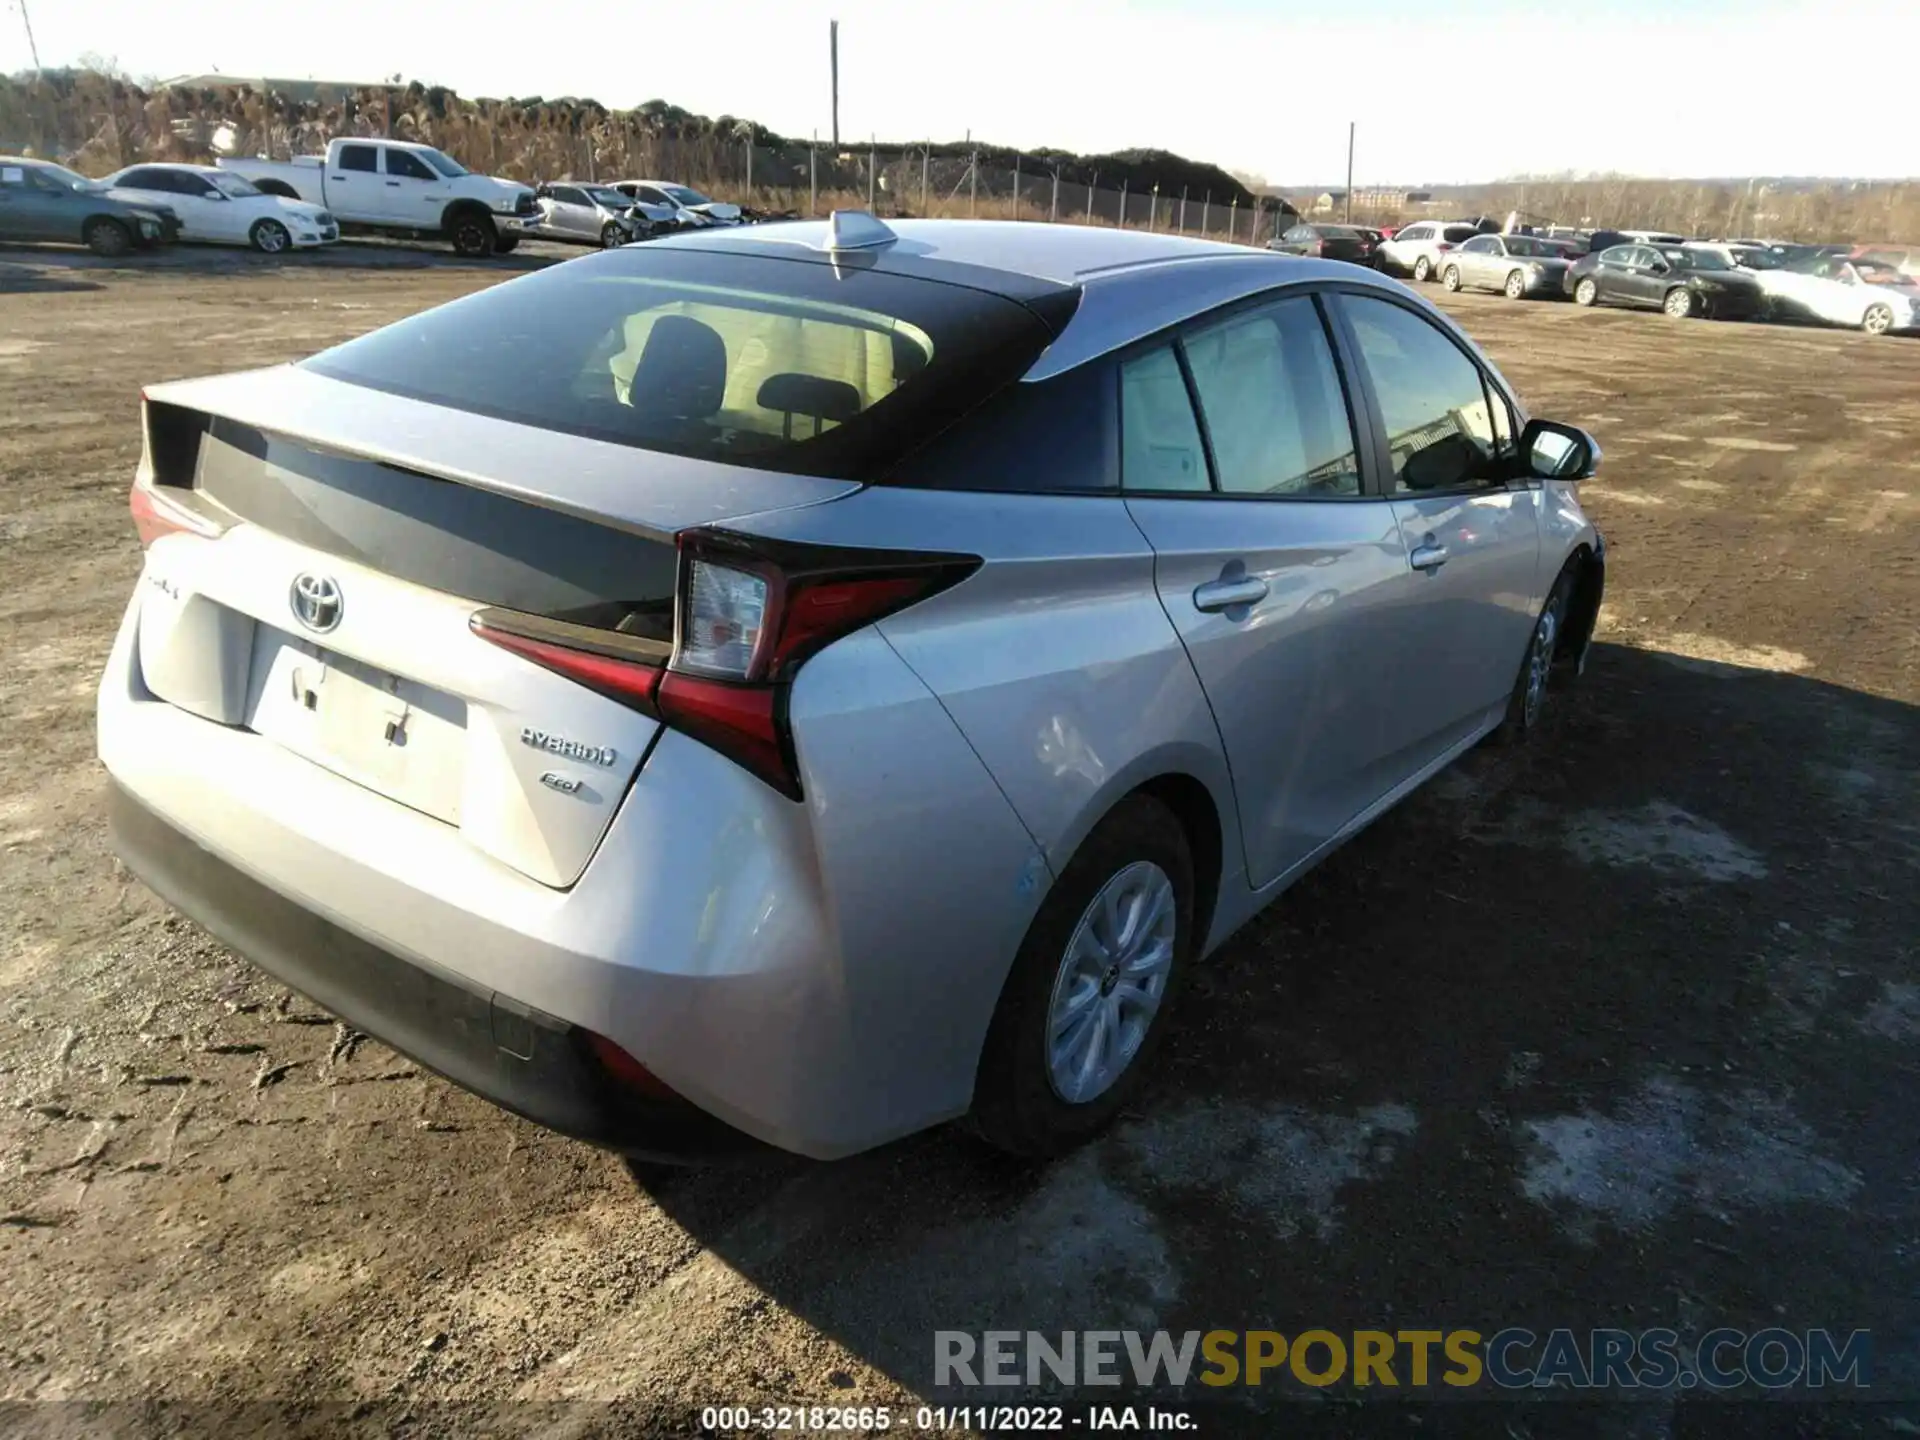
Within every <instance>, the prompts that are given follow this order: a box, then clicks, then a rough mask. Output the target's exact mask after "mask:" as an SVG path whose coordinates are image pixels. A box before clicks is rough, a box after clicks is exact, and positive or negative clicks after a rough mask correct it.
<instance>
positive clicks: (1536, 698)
mask: <svg viewBox="0 0 1920 1440" xmlns="http://www.w3.org/2000/svg"><path fill="white" fill-rule="evenodd" d="M1575 563H1576V562H1575V561H1573V560H1569V561H1568V562H1567V563H1566V565H1565V566H1564V567H1562V569H1561V571H1560V574H1559V577H1558V578H1557V579H1556V580H1555V581H1554V582H1553V589H1551V590H1549V591H1548V592H1547V600H1546V603H1545V604H1544V605H1542V606H1541V607H1540V614H1539V615H1538V616H1537V617H1536V618H1535V619H1534V622H1533V629H1532V630H1531V631H1530V632H1529V633H1528V636H1527V651H1526V654H1524V655H1522V656H1521V657H1520V673H1519V674H1518V675H1517V676H1515V677H1514V681H1513V689H1512V691H1511V692H1510V693H1509V694H1508V696H1507V713H1506V716H1505V717H1504V718H1503V719H1502V720H1501V721H1500V724H1499V727H1498V728H1497V729H1495V731H1494V732H1493V736H1494V739H1495V740H1497V741H1498V742H1499V743H1501V744H1504V745H1518V744H1524V743H1525V742H1526V741H1528V740H1530V739H1531V738H1532V737H1533V735H1534V732H1535V731H1537V730H1538V729H1539V728H1540V717H1541V715H1542V714H1543V713H1544V710H1545V706H1546V703H1547V689H1548V684H1549V681H1550V680H1551V678H1552V674H1553V664H1554V658H1555V656H1556V654H1557V653H1558V651H1559V648H1560V639H1561V634H1562V632H1563V630H1564V629H1565V627H1566V620H1567V608H1568V606H1569V605H1570V604H1571V603H1572V600H1573V583H1574V565H1575Z"/></svg>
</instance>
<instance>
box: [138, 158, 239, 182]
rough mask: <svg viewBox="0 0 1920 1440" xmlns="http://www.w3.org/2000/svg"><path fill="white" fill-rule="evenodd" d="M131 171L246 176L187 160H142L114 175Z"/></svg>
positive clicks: (232, 176)
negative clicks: (173, 171)
mask: <svg viewBox="0 0 1920 1440" xmlns="http://www.w3.org/2000/svg"><path fill="white" fill-rule="evenodd" d="M129 170H186V171H188V172H190V173H192V174H194V175H227V176H230V177H231V178H233V179H236V180H244V179H245V178H246V177H245V176H244V175H234V174H233V172H232V171H231V170H222V169H220V168H218V167H217V166H213V165H192V164H189V163H188V162H187V161H185V160H141V161H138V162H136V163H135V164H132V165H122V166H121V167H120V168H119V169H118V170H116V171H114V172H113V173H114V174H116V175H124V174H126V173H127V171H129Z"/></svg>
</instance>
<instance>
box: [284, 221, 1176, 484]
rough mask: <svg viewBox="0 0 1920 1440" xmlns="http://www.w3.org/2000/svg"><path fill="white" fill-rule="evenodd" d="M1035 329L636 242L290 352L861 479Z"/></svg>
mask: <svg viewBox="0 0 1920 1440" xmlns="http://www.w3.org/2000/svg"><path fill="white" fill-rule="evenodd" d="M1061 293H1062V295H1063V296H1065V297H1068V298H1069V299H1071V298H1072V297H1073V293H1074V292H1072V291H1071V290H1068V289H1066V288H1065V287H1062V291H1061ZM1051 339H1052V331H1050V330H1049V328H1048V327H1047V326H1046V325H1044V324H1042V323H1041V321H1040V320H1039V319H1038V318H1037V317H1036V315H1035V314H1034V313H1033V311H1031V310H1029V309H1028V308H1026V307H1025V306H1022V305H1020V304H1017V303H1016V302H1014V301H1012V300H1009V299H1006V298H1004V297H1002V296H999V295H993V294H988V293H986V292H983V291H979V290H973V289H965V288H962V287H959V286H955V285H948V284H941V283H936V282H932V281H927V280H922V279H916V278H911V277H907V276H903V275H897V274H889V273H885V272H881V271H876V270H871V269H865V268H858V267H854V266H839V267H836V266H833V265H830V264H826V263H816V262H813V261H808V260H789V259H784V258H773V257H768V256H760V255H746V254H738V253H717V252H706V251H701V250H698V249H694V248H692V247H683V246H674V245H649V246H645V247H636V248H633V249H629V250H612V251H607V252H604V253H602V254H598V255H592V256H587V257H584V258H582V259H579V260H575V261H571V262H569V263H568V264H566V265H559V266H554V267H553V268H551V269H549V270H544V271H542V272H540V273H538V274H536V275H530V276H526V277H524V278H522V279H519V280H515V281H512V282H511V283H509V284H505V285H500V286H496V287H494V288H492V289H490V290H486V291H482V292H480V293H479V294H476V295H471V296H468V297H466V298H465V299H462V300H457V301H455V302H453V303H452V304H449V305H443V306H441V307H440V308H438V309H436V310H429V311H427V312H426V313H424V314H422V315H416V316H414V317H413V318H412V319H409V320H403V321H400V322H399V323H398V324H395V325H390V326H388V327H387V328H386V329H384V330H376V331H374V332H373V333H372V334H371V335H367V336H363V337H362V338H360V339H358V340H353V341H349V342H348V343H347V344H345V345H342V346H339V347H337V348H335V349H333V350H328V351H325V352H323V353H321V354H319V355H316V356H314V357H313V358H312V359H311V360H308V361H305V362H303V363H304V364H305V365H306V366H307V367H308V368H310V369H313V370H315V371H318V372H319V373H321V374H323V375H328V376H331V377H332V378H334V379H338V380H345V381H348V382H350V383H353V384H357V385H365V386H369V387H371V388H373V389H376V390H384V391H387V392H389V393H392V394H397V395H405V396H408V397H410V398H412V399H417V400H425V401H429V402H432V403H434V404H438V405H444V406H448V407H450V408H452V409H455V410H465V411H470V412H472V413H475V414H480V415H488V416H492V417H494V418H497V419H502V420H511V421H516V422H518V423H521V424H526V425H534V426H538V427H540V428H543V429H548V430H558V431H563V432H565V433H568V434H574V435H584V436H588V437H590V438H593V439H598V440H608V441H612V442H614V443H616V444H621V445H631V446H634V447H636V448H638V449H643V450H655V451H661V452H665V453H668V454H675V455H687V456H692V457H695V458H698V459H706V460H718V461H724V462H728V463H733V464H741V465H751V466H755V467H757V468H760V469H772V470H786V471H792V472H798V473H805V474H812V475H822V476H827V477H831V478H837V479H858V480H869V479H874V478H878V477H879V476H880V475H882V474H884V473H885V472H887V471H888V470H890V469H892V468H893V467H894V466H895V465H896V464H897V463H898V462H899V461H900V460H901V458H902V457H904V456H905V455H906V454H907V453H908V452H910V451H911V450H913V449H915V448H917V447H918V446H919V445H920V444H921V443H922V442H923V441H924V440H925V439H926V437H927V436H928V435H929V434H931V433H937V432H939V431H941V430H944V429H945V428H946V427H947V426H949V425H950V424H952V423H953V422H954V421H955V420H957V419H959V418H960V416H962V415H964V414H966V413H967V412H968V411H970V410H972V409H973V408H974V407H975V406H977V405H978V404H980V403H981V402H982V401H983V400H985V399H986V398H987V396H989V395H991V394H993V393H994V392H995V391H997V390H998V389H999V388H1000V387H1001V386H1002V385H1004V384H1006V383H1007V382H1009V381H1011V380H1013V379H1015V378H1016V377H1018V376H1019V375H1020V374H1022V373H1024V372H1025V370H1026V369H1027V368H1028V366H1029V365H1031V363H1032V361H1033V359H1034V358H1035V357H1036V356H1037V355H1038V354H1039V353H1040V351H1041V350H1042V349H1043V348H1044V347H1045V346H1046V345H1047V343H1048V342H1049V341H1050V340H1051ZM1201 473H1202V483H1203V484H1204V469H1203V470H1202V472H1201Z"/></svg>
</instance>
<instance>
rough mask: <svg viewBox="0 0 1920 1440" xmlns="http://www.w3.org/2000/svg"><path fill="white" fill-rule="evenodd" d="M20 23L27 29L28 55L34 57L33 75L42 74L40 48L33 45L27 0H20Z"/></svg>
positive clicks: (31, 22)
mask: <svg viewBox="0 0 1920 1440" xmlns="http://www.w3.org/2000/svg"><path fill="white" fill-rule="evenodd" d="M20 23H21V24H22V25H24V26H26V27H27V53H28V54H29V55H31V56H33V73H34V74H36V75H38V74H39V73H40V47H39V46H38V45H36V44H34V43H33V21H32V20H31V19H30V18H28V15H27V0H20Z"/></svg>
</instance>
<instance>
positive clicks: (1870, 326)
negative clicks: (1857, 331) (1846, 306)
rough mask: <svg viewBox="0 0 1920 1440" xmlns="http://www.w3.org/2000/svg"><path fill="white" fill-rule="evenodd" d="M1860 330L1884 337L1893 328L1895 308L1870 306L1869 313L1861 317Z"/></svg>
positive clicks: (1877, 305)
mask: <svg viewBox="0 0 1920 1440" xmlns="http://www.w3.org/2000/svg"><path fill="white" fill-rule="evenodd" d="M1860 328H1861V329H1862V330H1864V331H1866V332H1867V334H1869V335H1884V334H1886V333H1887V331H1889V330H1891V329H1892V328H1893V307H1892V306H1891V305H1879V304H1875V305H1869V306H1868V307H1867V313H1866V314H1864V315H1862V316H1861V317H1860Z"/></svg>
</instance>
